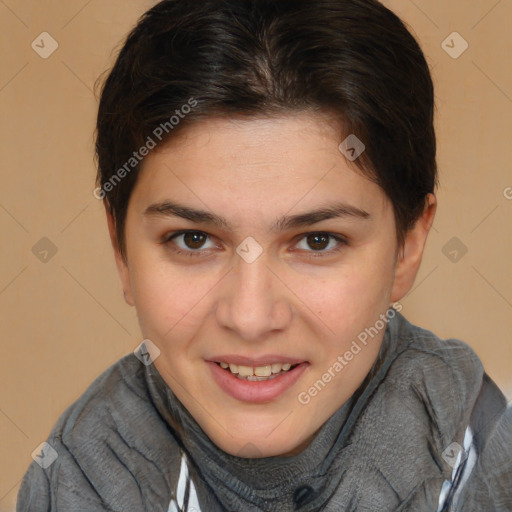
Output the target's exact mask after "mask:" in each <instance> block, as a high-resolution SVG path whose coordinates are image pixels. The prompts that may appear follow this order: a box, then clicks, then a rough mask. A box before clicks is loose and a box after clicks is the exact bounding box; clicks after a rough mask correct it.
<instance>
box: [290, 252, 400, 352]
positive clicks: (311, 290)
mask: <svg viewBox="0 0 512 512" xmlns="http://www.w3.org/2000/svg"><path fill="white" fill-rule="evenodd" d="M392 282H393V262H392V261H391V260H390V259H389V258H387V259H384V258H377V257H375V256H370V257H368V258H365V257H364V255H363V256H362V257H360V258H358V263H357V264H356V263H354V264H352V265H350V264H347V265H346V266H344V267H343V268H340V269H338V271H337V272H333V273H332V274H331V276H330V277H329V278H328V279H325V278H324V279H322V280H314V279H312V280H311V281H308V282H307V283H309V284H306V282H305V281H304V280H302V281H300V282H299V281H297V282H296V283H295V286H296V287H293V289H298V290H300V293H298V294H297V295H298V296H299V297H300V299H301V302H303V303H304V305H305V306H306V307H307V309H308V310H309V311H310V312H313V313H314V315H313V316H312V317H311V318H312V321H313V322H314V323H316V324H317V327H316V330H317V331H318V328H321V329H322V330H323V331H325V333H326V336H325V337H323V339H324V340H325V341H326V342H327V340H330V342H328V343H329V345H332V346H335V347H336V348H339V345H340V342H341V343H346V342H347V341H348V343H350V341H351V340H352V339H353V338H355V337H357V335H358V334H359V333H360V332H361V331H363V330H364V329H365V328H366V327H368V326H369V325H373V324H374V323H375V321H376V319H377V318H378V317H379V315H380V314H381V313H383V312H385V311H386V309H387V308H388V306H389V303H390V295H391V287H392Z"/></svg>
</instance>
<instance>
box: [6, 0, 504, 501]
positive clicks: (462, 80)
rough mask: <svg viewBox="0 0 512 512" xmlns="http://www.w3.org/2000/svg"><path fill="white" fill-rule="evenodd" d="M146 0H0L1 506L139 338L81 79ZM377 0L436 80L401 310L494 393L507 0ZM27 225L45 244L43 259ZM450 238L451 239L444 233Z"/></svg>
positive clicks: (107, 59) (86, 79)
mask: <svg viewBox="0 0 512 512" xmlns="http://www.w3.org/2000/svg"><path fill="white" fill-rule="evenodd" d="M154 3H155V2H151V1H149V0H101V1H100V0H89V1H87V0H66V1H64V0H53V1H50V0H37V1H36V0H0V41H1V48H2V66H1V68H0V112H1V114H0V115H1V120H2V123H1V132H0V144H1V153H0V158H1V161H2V165H1V169H2V171H1V172H2V177H1V180H2V181H1V182H2V186H1V189H0V228H1V233H2V240H3V243H2V250H1V261H0V311H1V318H2V324H1V325H2V329H3V335H2V341H1V343H2V356H3V357H2V358H1V362H0V364H1V370H0V375H1V377H0V379H1V381H0V384H1V385H0V432H1V436H0V448H1V460H0V511H8V510H13V509H14V506H15V498H16V493H17V491H18V487H19V484H20V481H21V478H22V476H23V474H24V472H25V471H26V469H27V467H28V465H29V463H30V462H31V460H32V459H31V453H32V451H33V450H34V449H35V448H36V447H37V446H38V445H39V444H40V443H41V442H42V441H44V440H45V439H46V437H47V435H48V434H49V431H50V429H51V427H52V426H53V424H54V423H55V421H56V420H57V418H58V416H59V415H60V414H61V413H62V412H63V411H64V409H65V408H66V407H67V406H68V405H70V404H71V403H72V402H73V401H74V400H75V399H76V398H78V396H79V395H80V394H81V393H82V392H83V391H84V390H85V389H86V387H87V386H88V385H89V384H90V383H91V382H92V380H93V379H94V378H95V377H97V376H98V375H99V374H100V373H101V372H102V371H103V370H104V369H106V368H107V367H108V366H110V365H111V364H113V363H114V362H115V361H117V360H118V359H119V358H120V357H121V356H123V355H125V354H127V353H129V352H130V351H132V350H134V349H135V347H137V345H138V344H139V343H140V341H141V337H140V334H139V329H138V325H137V320H136V316H135V311H134V310H133V309H131V308H129V307H128V306H126V305H125V303H124V301H123V298H122V293H121V287H120V284H119V281H118V277H117V274H116V271H115V267H114V260H113V257H112V254H111V248H110V245H109V240H108V238H107V228H106V224H105V221H104V214H103V209H102V205H101V204H100V202H99V201H97V200H96V199H95V198H94V197H93V195H92V190H93V188H94V186H93V182H94V175H95V168H94V162H93V130H94V122H95V115H96V107H97V100H96V98H95V96H94V94H93V91H92V89H93V85H94V82H95V80H96V78H97V77H98V76H99V74H100V73H101V72H103V71H104V70H105V69H107V68H108V67H109V66H110V65H111V63H112V61H113V57H114V49H116V48H118V47H119V43H120V41H121V40H122V37H123V36H124V35H125V34H126V32H127V31H128V30H129V29H130V28H131V27H132V25H133V24H134V23H135V22H136V20H137V18H138V16H139V15H140V14H142V12H143V11H144V10H146V9H147V8H148V7H150V6H151V5H153V4H154ZM386 5H388V6H389V7H390V8H391V9H393V10H394V11H395V12H397V14H399V15H400V16H401V17H402V18H403V19H404V20H405V21H406V22H407V23H408V24H409V26H410V27H411V28H412V30H413V32H414V33H415V34H416V36H417V38H418V39H419V40H420V43H421V45H422V47H423V49H424V51H425V53H426V55H427V58H428V61H429V63H430V65H431V68H432V70H433V75H434V80H435V84H436V88H437V108H438V117H437V133H438V140H439V167H440V177H441V188H440V190H439V192H438V198H439V203H440V206H439V210H438V216H437V219H436V222H435V224H434V231H433V232H432V235H431V238H430V240H429V245H428V248H427V251H426V255H425V258H424V262H423V265H422V268H421V270H420V274H419V276H418V279H417V282H416V286H415V288H414V289H413V290H412V291H411V293H410V294H409V295H408V297H407V298H406V299H405V300H404V301H403V302H404V312H405V315H406V316H407V317H408V318H409V319H410V320H411V321H412V322H413V323H417V324H420V325H421V326H423V327H426V328H428V329H430V330H433V331H435V332H436V333H437V334H439V335H440V336H442V337H457V338H460V339H463V340H465V341H466V342H467V343H469V344H470V345H471V346H472V347H473V348H474V349H475V350H476V352H477V353H478V355H479V356H480V357H481V359H482V360H483V362H484V364H485V366H486V368H487V370H488V372H489V373H490V375H491V376H492V377H493V378H494V379H495V380H496V382H497V383H498V384H499V385H500V386H501V388H502V389H503V390H504V392H505V393H506V394H507V397H508V399H509V400H510V399H512V372H511V367H512V344H511V342H510V341H511V340H510V333H511V331H512V272H511V262H512V236H511V235H512V229H511V227H512V188H509V187H512V173H511V162H512V144H511V134H512V76H511V69H512V66H511V65H510V55H511V54H512V32H511V30H510V19H512V2H510V0H501V1H496V0H478V1H476V0H472V1H469V0H464V1H463V0H453V1H451V2H445V1H444V0H415V1H412V0H389V1H387V2H386ZM44 31H46V32H49V33H50V34H51V36H52V37H53V38H54V39H55V40H56V41H57V42H58V45H59V46H58V49H57V50H56V51H55V52H54V53H53V54H52V55H51V56H50V57H48V58H47V59H43V58H41V57H40V56H39V55H38V54H37V53H36V52H35V51H34V50H33V49H32V48H31V43H32V41H33V40H35V39H36V38H37V36H39V34H41V32H44ZM453 31H457V32H459V33H460V34H461V35H462V37H463V38H464V39H465V40H466V41H467V42H468V43H469V48H468V49H467V51H465V53H463V54H462V55H461V56H460V57H459V58H457V59H453V58H451V57H450V56H449V55H448V54H447V53H446V52H445V51H444V50H443V48H442V46H441V45H442V42H443V41H444V40H445V39H446V38H447V36H448V35H449V34H451V33H452V32H453ZM448 44H450V45H452V43H450V39H448ZM452 46H455V50H457V49H458V48H460V46H459V43H458V42H456V41H454V43H453V45H452ZM46 48H48V46H46ZM506 196H508V197H509V199H507V197H506ZM43 237H46V238H48V239H49V240H51V243H52V244H54V246H55V247H56V249H57V252H56V254H55V255H53V256H52V253H51V252H49V253H48V254H47V255H46V258H47V259H48V261H46V262H44V261H41V260H40V258H43V259H44V253H42V252H41V251H43V250H45V249H48V247H49V245H48V244H49V242H48V241H43V242H39V241H40V239H42V238H43ZM453 237H457V239H458V241H456V242H455V244H458V246H457V245H453V246H451V245H448V246H446V244H447V243H448V242H449V241H450V240H451V239H452V238H453ZM38 242H39V244H40V245H39V246H36V248H38V250H37V249H36V250H34V252H35V254H34V252H33V247H34V246H35V245H36V244H37V243H38ZM463 246H465V247H466V248H467V251H468V252H467V253H466V254H465V255H464V256H463V257H462V258H461V259H460V260H459V261H457V262H453V261H451V260H450V258H451V259H458V258H460V256H461V254H462V252H461V248H463ZM454 250H455V251H457V252H453V251H454ZM38 251H39V252H38ZM450 253H451V254H450ZM445 254H446V255H445Z"/></svg>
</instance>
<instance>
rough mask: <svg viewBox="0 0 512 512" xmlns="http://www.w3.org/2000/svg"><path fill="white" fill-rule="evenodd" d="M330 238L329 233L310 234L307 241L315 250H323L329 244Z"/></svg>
mask: <svg viewBox="0 0 512 512" xmlns="http://www.w3.org/2000/svg"><path fill="white" fill-rule="evenodd" d="M329 238H330V236H329V235H324V234H315V235H308V237H307V242H308V245H309V247H311V248H312V249H314V250H315V251H321V250H323V249H325V248H326V247H327V246H328V245H329Z"/></svg>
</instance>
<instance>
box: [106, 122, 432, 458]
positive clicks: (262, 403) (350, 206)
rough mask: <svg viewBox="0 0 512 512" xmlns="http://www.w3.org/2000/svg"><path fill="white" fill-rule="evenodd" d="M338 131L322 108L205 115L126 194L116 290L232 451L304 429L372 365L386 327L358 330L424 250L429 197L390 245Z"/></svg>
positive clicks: (402, 284) (372, 190)
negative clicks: (239, 116)
mask: <svg viewBox="0 0 512 512" xmlns="http://www.w3.org/2000/svg"><path fill="white" fill-rule="evenodd" d="M340 133H341V131H340V129H339V128H337V127H336V126H335V123H332V122H328V120H327V119H326V118H324V117H321V116H320V115H318V114H316V115H313V114H300V115H293V116H292V115H290V116H287V117H282V118H279V119H263V118H251V119H250V120H233V119H230V120H228V119H220V118H215V119H210V120H207V121H202V122H201V123H198V124H196V125H193V126H191V127H188V128H187V129H186V130H185V131H183V132H182V134H180V136H179V138H176V139H174V140H172V141H171V142H170V143H169V144H167V145H166V146H165V147H161V148H158V149H157V150H155V151H153V152H152V153H151V154H150V155H149V156H147V157H146V159H145V161H144V164H143V168H142V171H141V173H140V175H139V178H138V182H137V184H136V186H135V188H134V190H133V193H132V196H131V198H130V202H129V207H128V213H127V219H126V231H125V236H126V254H127V261H126V262H125V261H124V260H123V259H122V258H121V257H120V256H119V253H118V252H116V261H117V264H118V268H119V271H120V275H121V279H122V282H123V286H124V289H125V297H126V300H127V302H128V303H129V304H131V305H134V306H135V308H136V310H137V315H138V318H139V323H140V327H141V330H142V334H143V336H144V338H148V339H150V340H151V341H152V342H153V343H155V345H157V346H158V348H159V349H160V351H161V353H160V356H159V357H158V358H156V360H155V362H154V364H155V365H156V368H157V370H158V371H159V373H160V374H161V376H162V377H163V379H164V380H165V381H166V382H167V384H168V385H169V386H170V387H171V389H172V390H173V392H174V393H175V395H176V396H177V397H178V399H179V400H180V401H181V402H182V403H183V405H184V406H185V407H186V408H187V409H188V411H189V412H190V413H191V414H192V416H193V417H194V418H195V419H196V421H197V422H198V424H199V425H200V426H201V428H202V429H203V431H204V432H205V433H206V434H207V435H208V436H209V437H210V439H211V440H212V441H213V442H214V443H215V444H216V445H217V446H219V447H220V448H221V449H223V450H224V451H226V452H228V453H230V454H232V455H238V456H260V457H268V456H274V455H285V456H287V455H292V454H295V453H297V452H299V451H300V450H302V449H303V448H304V447H305V446H307V445H308V444H309V442H310V441H311V439H312V437H313V436H314V434H315V433H316V432H317V430H318V429H319V428H320V427H321V426H322V425H323V424H324V423H325V421H326V420H327V419H329V417H330V416H332V415H333V414H334V413H335V412H336V410H337V409H338V408H340V407H341V406H342V405H343V404H344V403H345V402H346V401H347V399H348V398H349V397H350V396H351V395H352V394H353V392H354V391H355V390H356V389H357V387H358V386H359V385H360V384H361V383H362V381H363V379H364V378H365V376H366V375H367V373H368V371H369V370H370V368H371V366H372V364H373V362H374V361H375V359H376V356H377V354H378V351H379V348H380V345H381V341H382V338H383V335H384V331H385V329H384V328H381V329H380V330H379V329H377V330H378V334H376V335H375V334H374V336H372V337H369V336H367V340H366V343H365V344H363V342H362V341H361V339H362V338H361V333H363V332H365V329H367V328H370V327H372V326H374V327H377V326H381V325H382V318H383V317H384V318H385V313H386V311H387V309H388V307H389V305H390V303H391V302H393V301H397V300H399V299H400V298H401V297H402V296H403V295H404V294H405V293H406V292H407V290H408V289H409V288H410V286H411V285H412V282H413V280H414V276H415V274H416V271H417V268H418V265H419V262H420V260H421V252H422V250H423V244H424V242H425V238H426V235H427V233H428V228H429V226H430V224H431V220H432V217H433V210H434V207H435V204H434V203H433V198H430V206H429V207H428V208H427V209H426V213H425V214H424V216H423V217H422V219H421V220H420V221H419V222H418V224H417V227H416V228H415V229H413V230H411V232H410V233H409V234H408V236H407V239H406V242H405V246H404V248H403V251H402V250H400V251H399V250H398V248H397V238H396V230H395V221H394V215H393V208H392V205H391V203H390V201H389V200H388V198H387V197H386V195H385V194H384V193H383V191H382V190H381V189H380V188H379V187H378V186H377V185H376V184H375V183H372V182H370V181H369V180H368V179H366V178H365V177H363V176H362V175H361V174H360V173H359V172H357V171H355V170H354V168H353V167H351V166H352V165H353V164H351V163H349V162H348V161H347V160H346V159H345V157H344V156H343V154H342V153H341V152H340V150H339V149H338V146H339V145H340V143H341V142H342V140H341V138H340ZM109 226H110V232H111V236H112V241H113V243H114V248H116V244H115V234H114V227H113V222H112V219H111V218H109ZM379 319H380V320H381V321H380V322H379ZM367 332H368V331H367ZM372 332H374V331H372ZM358 336H359V338H358ZM363 338H364V335H363ZM354 342H355V343H356V345H354ZM356 346H357V347H359V349H357V348H356ZM350 354H351V355H350ZM249 446H251V450H252V451H251V450H250V449H249Z"/></svg>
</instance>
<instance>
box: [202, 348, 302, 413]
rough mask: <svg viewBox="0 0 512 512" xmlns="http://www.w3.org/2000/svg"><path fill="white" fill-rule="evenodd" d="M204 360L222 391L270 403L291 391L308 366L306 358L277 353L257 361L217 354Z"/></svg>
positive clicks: (244, 399) (244, 398) (251, 400)
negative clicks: (283, 355) (292, 357)
mask: <svg viewBox="0 0 512 512" xmlns="http://www.w3.org/2000/svg"><path fill="white" fill-rule="evenodd" d="M205 362H206V364H207V365H208V366H209V368H210V370H211V374H212V377H213V380H214V381H215V382H216V383H217V385H218V386H219V388H220V389H221V390H222V391H223V392H224V393H226V394H227V395H230V396H231V397H233V398H235V399H237V400H239V401H242V402H250V403H255V404H263V403H268V402H271V401H273V400H276V399H278V398H279V397H281V396H282V395H284V394H285V393H286V392H288V391H291V389H293V387H294V386H295V384H296V383H297V381H298V380H299V379H300V378H301V376H302V375H303V374H304V372H307V371H308V370H309V368H308V367H309V366H310V363H309V362H308V361H303V360H300V359H288V358H283V357H279V356H273V357H272V356H266V357H265V358H261V359H259V360H254V359H252V360H251V359H248V358H245V357H238V356H225V357H223V356H220V357H218V358H215V359H211V360H209V361H205Z"/></svg>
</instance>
